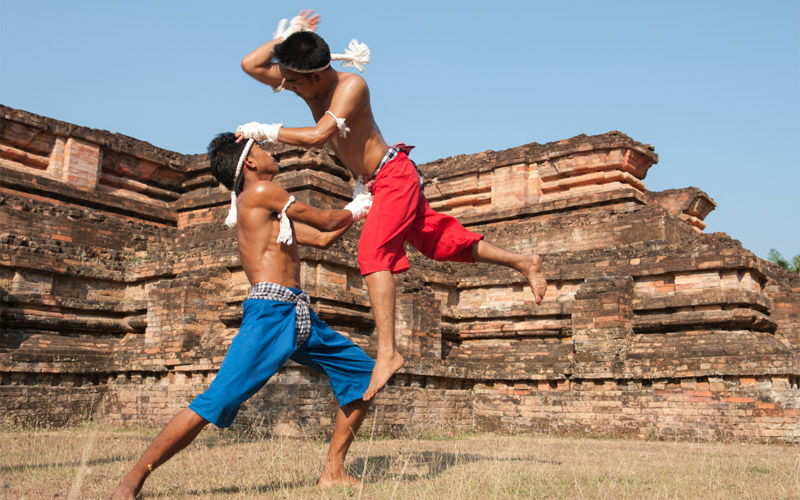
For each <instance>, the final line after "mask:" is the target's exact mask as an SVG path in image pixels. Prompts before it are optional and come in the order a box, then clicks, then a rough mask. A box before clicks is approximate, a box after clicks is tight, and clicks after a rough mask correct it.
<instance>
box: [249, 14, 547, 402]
mask: <svg viewBox="0 0 800 500" xmlns="http://www.w3.org/2000/svg"><path fill="white" fill-rule="evenodd" d="M318 24H319V15H312V11H302V12H300V14H299V15H298V16H296V17H295V18H294V19H292V20H291V22H290V23H288V25H287V23H286V21H285V20H284V21H282V22H281V24H279V27H278V32H277V33H275V37H274V38H275V39H274V40H272V41H271V42H269V43H266V44H264V45H262V46H260V47H258V48H257V49H255V50H254V51H253V52H251V53H250V54H249V55H247V56H246V57H245V58H244V59H243V60H242V68H243V69H244V70H245V72H247V73H248V74H249V75H251V76H252V77H253V78H255V79H257V80H259V81H260V82H263V83H265V84H267V85H269V86H270V87H272V88H273V90H275V91H276V92H278V91H281V90H284V89H285V90H289V91H291V92H294V93H295V94H297V95H298V96H300V97H301V98H302V99H303V100H304V101H305V102H306V104H307V105H308V107H309V109H310V110H311V114H312V115H313V117H314V121H315V123H316V125H314V126H313V127H300V128H285V127H283V126H282V125H281V124H278V123H276V124H262V123H255V122H252V123H248V124H245V125H242V126H240V127H239V129H238V131H237V133H238V134H239V136H240V140H241V139H255V140H258V141H272V142H282V143H284V144H290V145H294V146H301V147H306V148H312V147H322V146H323V145H325V144H330V146H331V147H332V148H333V150H334V152H335V153H336V155H337V156H338V158H339V159H340V160H341V161H342V162H343V163H344V164H345V165H346V166H347V168H349V169H350V171H351V172H352V173H353V176H354V177H355V178H356V179H358V180H357V182H356V192H357V193H359V192H362V191H363V188H364V187H366V189H369V190H370V192H371V193H372V195H373V203H372V208H371V209H370V212H369V215H368V216H367V219H366V221H365V222H364V228H363V230H362V233H361V239H360V242H359V245H358V263H359V267H360V270H361V274H362V275H363V276H364V278H365V280H366V282H367V287H368V289H369V297H370V302H371V304H372V311H373V314H374V316H375V326H376V328H377V330H378V354H377V359H376V364H375V368H374V370H373V372H372V377H371V380H370V386H369V388H368V389H367V391H366V392H365V393H364V399H365V400H369V399H371V398H372V397H373V396H374V395H375V394H376V393H377V392H378V391H379V390H380V389H381V388H382V387H383V386H384V385H386V382H387V381H388V380H389V378H390V377H391V376H392V375H393V374H394V373H395V372H397V370H399V369H400V367H402V366H403V357H402V356H401V355H400V353H398V352H397V349H396V348H395V339H394V322H395V285H394V278H393V277H392V275H393V274H396V273H402V272H404V271H406V270H408V268H409V265H408V259H407V257H406V254H405V249H404V247H403V242H404V241H408V242H409V243H411V244H412V245H413V246H414V247H415V248H417V249H418V250H419V251H420V252H422V253H423V254H424V255H425V256H427V257H429V258H431V259H435V260H440V261H458V262H488V263H493V264H499V265H503V266H507V267H511V268H513V269H516V270H517V271H519V272H521V273H522V274H523V275H525V277H526V278H527V280H528V282H529V284H530V287H531V291H532V292H533V295H534V299H535V301H536V303H537V304H539V303H541V301H542V297H543V296H544V294H545V292H546V290H547V282H546V281H545V278H544V274H543V273H542V269H541V267H542V259H541V257H539V256H538V255H535V254H531V255H522V254H517V253H514V252H510V251H508V250H504V249H502V248H499V247H497V246H494V245H492V244H490V243H488V242H486V241H484V240H483V236H481V235H479V234H476V233H473V232H471V231H468V230H467V229H465V228H464V227H463V226H462V225H461V224H460V223H459V222H458V221H457V220H456V219H454V218H453V217H451V216H449V215H444V214H439V213H437V212H434V211H433V210H432V209H431V207H430V205H428V201H427V200H426V199H425V196H424V195H423V194H422V186H421V184H422V175H421V173H420V172H419V170H418V169H417V167H416V165H415V164H414V162H412V161H411V160H410V159H409V158H408V153H409V151H410V150H411V147H410V146H406V145H404V144H396V145H395V146H393V147H389V145H388V144H387V143H386V141H385V140H384V138H383V136H382V135H381V132H380V129H379V128H378V125H377V123H376V121H375V117H374V116H373V114H372V107H371V105H370V99H369V88H368V87H367V84H366V82H365V81H364V79H363V78H361V76H359V75H357V74H355V73H345V72H339V71H336V70H334V69H333V68H332V67H331V66H330V63H331V60H344V61H346V65H352V66H355V67H357V68H358V69H359V70H363V65H364V64H366V63H367V62H368V56H369V49H368V48H367V47H366V46H365V45H363V44H359V43H357V42H356V41H355V40H353V41H352V42H350V47H349V50H348V51H347V52H345V54H334V55H331V53H330V49H329V48H328V45H327V43H325V41H324V40H323V39H322V38H321V37H320V36H319V35H317V34H316V33H315V32H314V31H315V30H316V27H317V25H318ZM362 182H363V185H362ZM363 195H364V193H362V194H359V196H363Z"/></svg>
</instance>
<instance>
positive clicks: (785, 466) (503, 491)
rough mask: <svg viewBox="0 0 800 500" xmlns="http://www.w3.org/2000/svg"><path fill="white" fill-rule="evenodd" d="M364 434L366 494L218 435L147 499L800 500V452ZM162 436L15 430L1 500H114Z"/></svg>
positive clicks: (157, 475) (321, 450)
mask: <svg viewBox="0 0 800 500" xmlns="http://www.w3.org/2000/svg"><path fill="white" fill-rule="evenodd" d="M362 432H363V436H362V437H361V438H359V440H357V441H356V442H355V443H354V444H353V447H352V449H351V451H350V456H349V460H348V463H347V466H348V469H349V470H350V472H351V473H352V474H353V475H354V476H356V477H357V478H359V480H361V484H360V485H359V486H354V487H348V488H334V489H329V490H321V489H319V488H317V487H316V486H315V483H316V479H317V475H318V474H319V472H320V470H321V467H322V463H323V460H324V458H325V454H326V451H327V443H326V442H324V441H321V440H312V439H296V438H295V439H281V438H266V437H263V436H258V435H253V434H247V433H244V434H243V433H242V432H237V431H218V430H215V429H213V428H208V429H207V430H205V431H203V433H202V434H201V435H200V437H199V438H198V439H197V440H196V441H195V442H194V443H193V444H192V445H190V446H189V448H187V449H186V450H184V451H183V452H182V453H181V454H179V455H178V456H176V457H175V458H174V459H173V460H172V461H170V462H168V463H167V464H165V465H164V466H162V467H161V468H159V469H158V470H157V471H156V472H154V473H153V475H152V476H151V477H150V479H149V481H148V482H147V483H146V484H145V487H144V489H143V490H142V494H141V497H140V498H145V499H155V498H158V499H244V498H287V499H325V498H331V499H334V498H348V499H403V500H405V499H440V498H441V499H459V500H461V499H481V500H483V499H508V498H536V499H539V498H541V499H548V498H554V499H556V498H557V499H571V498H592V499H594V498H601V499H625V498H629V499H658V498H663V499H689V498H696V499H726V500H727V499H734V498H753V499H787V498H800V447H797V446H786V445H759V444H732V443H687V442H663V441H630V440H611V439H590V438H568V437H553V436H541V435H519V436H507V435H502V436H500V435H488V434H484V435H464V436H458V435H457V436H454V437H451V436H450V435H444V434H443V435H427V436H421V435H420V436H410V437H408V438H406V439H382V438H380V439H379V438H370V437H369V429H364V430H363V431H362ZM155 433H156V430H155V429H122V430H120V429H112V428H108V427H102V426H97V425H95V424H87V425H85V426H82V427H76V428H72V429H67V430H18V429H5V430H3V431H2V432H0V499H3V500H5V499H19V498H25V499H28V500H33V499H53V498H58V499H93V498H104V497H105V495H107V494H108V493H109V492H110V491H111V490H113V489H114V487H115V486H116V484H117V481H118V480H119V478H120V477H121V476H122V474H123V473H124V472H126V471H127V470H128V468H130V466H131V465H132V464H133V463H134V461H135V460H136V459H137V458H138V456H139V454H140V453H141V452H142V451H143V450H144V448H145V447H146V446H147V445H148V444H149V443H150V441H151V440H152V438H153V437H154V436H155Z"/></svg>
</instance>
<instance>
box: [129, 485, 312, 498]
mask: <svg viewBox="0 0 800 500" xmlns="http://www.w3.org/2000/svg"><path fill="white" fill-rule="evenodd" d="M315 484H317V481H316V480H314V481H292V482H288V483H287V482H283V481H273V482H271V483H269V484H262V485H260V486H252V487H249V486H248V487H241V486H221V487H219V488H210V489H206V490H191V491H187V492H186V493H185V494H186V495H189V496H200V495H205V496H208V495H211V496H214V497H217V496H219V495H238V494H241V493H258V494H266V493H275V492H277V491H284V490H289V489H294V488H302V487H306V486H312V485H315ZM174 497H175V492H164V493H146V492H143V493H140V494H139V496H138V497H137V498H140V499H145V498H174Z"/></svg>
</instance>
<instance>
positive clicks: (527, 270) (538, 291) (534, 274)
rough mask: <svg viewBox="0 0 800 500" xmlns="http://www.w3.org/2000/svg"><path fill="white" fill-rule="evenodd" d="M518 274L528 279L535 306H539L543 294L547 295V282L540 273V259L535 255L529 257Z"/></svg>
mask: <svg viewBox="0 0 800 500" xmlns="http://www.w3.org/2000/svg"><path fill="white" fill-rule="evenodd" d="M520 272H522V274H524V275H525V277H526V278H528V283H530V285H531V292H533V298H534V300H535V301H536V304H541V303H542V299H543V298H544V294H545V293H547V280H545V279H544V273H543V272H542V258H541V257H539V256H538V255H536V254H533V255H529V256H528V258H527V259H525V262H524V263H523V264H522V265H521V266H520Z"/></svg>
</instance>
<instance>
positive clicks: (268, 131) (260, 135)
mask: <svg viewBox="0 0 800 500" xmlns="http://www.w3.org/2000/svg"><path fill="white" fill-rule="evenodd" d="M281 127H283V123H258V122H250V123H245V124H244V125H239V126H238V127H237V128H236V133H237V134H242V135H243V136H244V138H245V139H253V140H254V141H258V142H261V141H267V142H278V131H279V130H280V128H281Z"/></svg>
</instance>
